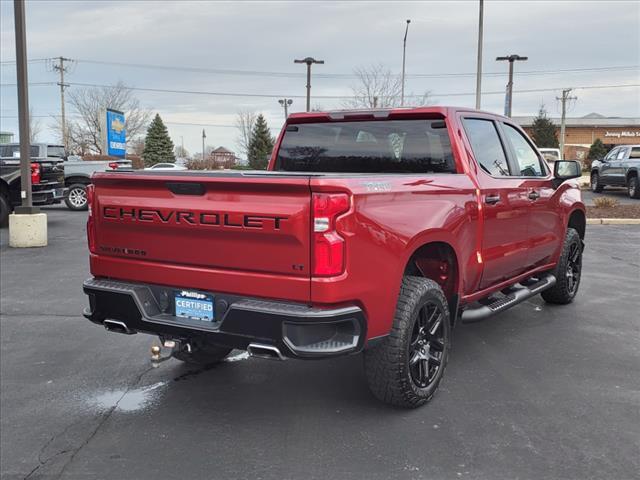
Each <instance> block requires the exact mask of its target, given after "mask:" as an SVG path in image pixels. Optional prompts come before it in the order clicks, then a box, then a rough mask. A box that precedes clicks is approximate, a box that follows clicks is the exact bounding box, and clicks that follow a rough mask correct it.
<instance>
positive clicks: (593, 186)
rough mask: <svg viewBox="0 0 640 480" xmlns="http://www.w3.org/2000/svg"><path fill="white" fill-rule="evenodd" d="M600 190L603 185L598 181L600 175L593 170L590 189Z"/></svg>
mask: <svg viewBox="0 0 640 480" xmlns="http://www.w3.org/2000/svg"><path fill="white" fill-rule="evenodd" d="M602 190H604V185H602V184H601V183H600V175H598V172H593V173H592V174H591V191H592V192H594V193H600V192H602Z"/></svg>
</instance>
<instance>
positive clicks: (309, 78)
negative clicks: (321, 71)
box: [293, 57, 324, 112]
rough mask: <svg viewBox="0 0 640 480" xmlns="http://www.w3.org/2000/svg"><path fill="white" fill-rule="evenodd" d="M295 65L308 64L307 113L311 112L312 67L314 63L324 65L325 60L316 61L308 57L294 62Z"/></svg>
mask: <svg viewBox="0 0 640 480" xmlns="http://www.w3.org/2000/svg"><path fill="white" fill-rule="evenodd" d="M293 63H306V64H307V112H310V111H311V65H312V64H314V63H317V64H320V65H322V64H324V60H316V59H315V58H313V57H306V58H303V59H302V60H294V61H293Z"/></svg>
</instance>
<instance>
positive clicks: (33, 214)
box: [9, 0, 47, 248]
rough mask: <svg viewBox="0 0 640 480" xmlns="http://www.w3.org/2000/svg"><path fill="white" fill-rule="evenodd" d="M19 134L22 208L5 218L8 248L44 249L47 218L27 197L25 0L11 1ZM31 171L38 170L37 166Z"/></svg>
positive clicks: (29, 173) (29, 197) (31, 199)
mask: <svg viewBox="0 0 640 480" xmlns="http://www.w3.org/2000/svg"><path fill="white" fill-rule="evenodd" d="M13 15H14V16H13V19H14V22H15V24H14V30H15V40H16V80H17V87H18V129H19V134H20V198H21V199H22V205H21V206H19V207H16V208H15V210H14V212H13V213H12V214H11V215H9V246H10V247H13V248H25V247H46V246H47V215H46V214H45V213H40V210H39V209H38V207H34V206H33V198H32V195H31V157H30V155H31V152H30V150H31V148H30V145H29V78H28V76H27V28H26V22H25V0H13ZM34 168H39V165H38V164H35V165H34Z"/></svg>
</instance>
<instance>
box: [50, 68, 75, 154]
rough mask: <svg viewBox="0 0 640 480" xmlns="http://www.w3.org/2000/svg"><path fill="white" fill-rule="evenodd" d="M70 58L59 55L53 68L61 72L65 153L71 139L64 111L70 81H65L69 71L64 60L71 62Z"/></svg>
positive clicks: (59, 83) (61, 105) (61, 110)
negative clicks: (68, 136) (65, 75)
mask: <svg viewBox="0 0 640 480" xmlns="http://www.w3.org/2000/svg"><path fill="white" fill-rule="evenodd" d="M70 61H71V59H70V58H65V57H58V63H57V64H54V65H53V69H54V70H57V71H58V72H60V81H59V82H58V85H60V115H61V124H62V143H63V144H64V151H65V153H66V152H67V151H68V149H69V141H68V138H67V122H66V118H65V112H64V89H65V87H68V86H69V84H68V83H64V74H65V72H66V71H67V68H66V67H65V66H64V62H70Z"/></svg>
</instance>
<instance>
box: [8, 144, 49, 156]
mask: <svg viewBox="0 0 640 480" xmlns="http://www.w3.org/2000/svg"><path fill="white" fill-rule="evenodd" d="M29 155H30V156H31V158H37V157H39V156H40V147H38V146H37V145H31V146H30V147H29ZM19 156H20V145H0V157H15V158H17V157H19Z"/></svg>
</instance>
